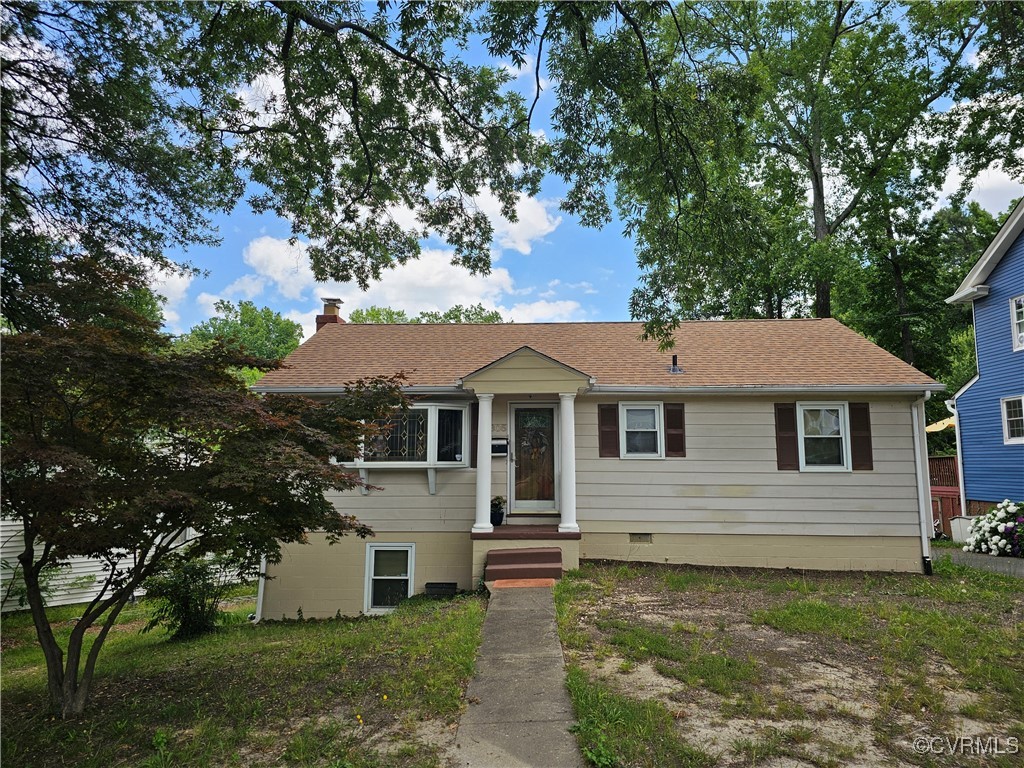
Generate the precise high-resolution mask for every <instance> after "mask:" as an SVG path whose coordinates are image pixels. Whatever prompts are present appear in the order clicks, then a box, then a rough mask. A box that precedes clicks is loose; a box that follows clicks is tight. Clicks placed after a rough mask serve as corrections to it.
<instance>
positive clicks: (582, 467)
mask: <svg viewBox="0 0 1024 768" xmlns="http://www.w3.org/2000/svg"><path fill="white" fill-rule="evenodd" d="M642 399H644V398H637V397H636V396H634V395H630V396H629V397H622V398H611V397H600V398H597V397H595V398H589V397H587V398H580V399H578V401H577V404H576V433H577V445H576V456H577V465H576V482H577V488H576V496H577V518H578V520H579V523H580V527H581V529H582V530H583V531H584V532H585V533H588V532H593V533H599V532H630V531H632V532H645V533H658V532H661V533H693V534H697V533H701V534H719V533H721V534H724V533H733V534H758V535H764V534H769V535H776V536H781V535H813V536H889V537H914V536H917V535H918V532H919V523H918V501H917V490H916V478H915V472H914V444H913V437H912V424H911V403H910V401H909V400H906V399H895V398H892V399H889V398H875V399H871V398H863V397H858V398H856V399H857V400H859V401H864V400H867V401H868V402H870V404H871V433H872V448H873V454H874V466H875V468H874V470H872V471H858V472H797V471H793V470H787V471H780V470H778V469H777V465H776V450H775V413H774V403H775V402H776V398H747V397H691V398H674V397H673V398H669V397H659V398H648V399H651V400H655V399H657V400H661V401H664V402H677V401H682V402H685V404H686V457H685V458H666V459H647V460H637V459H629V460H625V459H613V458H599V457H598V442H597V438H598V435H597V406H598V404H599V403H602V402H604V403H614V402H618V401H619V400H630V401H631V402H632V401H637V400H642ZM790 399H792V398H790ZM797 399H799V400H800V401H801V402H804V401H808V402H809V401H811V400H812V398H809V397H801V398H797ZM828 399H829V400H832V401H835V400H836V399H837V398H835V397H830V398H828Z"/></svg>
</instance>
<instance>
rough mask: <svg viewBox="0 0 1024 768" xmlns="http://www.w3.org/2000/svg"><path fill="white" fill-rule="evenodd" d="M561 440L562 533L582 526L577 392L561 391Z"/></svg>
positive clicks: (559, 528)
mask: <svg viewBox="0 0 1024 768" xmlns="http://www.w3.org/2000/svg"><path fill="white" fill-rule="evenodd" d="M558 397H559V399H560V400H561V406H560V407H559V409H558V411H559V414H560V417H559V418H560V426H561V440H562V479H561V487H560V488H559V491H560V493H559V502H558V504H559V506H560V507H561V510H560V511H561V515H562V519H561V522H559V524H558V530H559V531H560V532H561V533H577V532H578V531H579V529H580V527H579V526H578V525H577V524H576V413H575V411H574V410H573V402H574V401H575V399H576V393H575V392H572V393H569V394H565V393H560V394H559V395H558Z"/></svg>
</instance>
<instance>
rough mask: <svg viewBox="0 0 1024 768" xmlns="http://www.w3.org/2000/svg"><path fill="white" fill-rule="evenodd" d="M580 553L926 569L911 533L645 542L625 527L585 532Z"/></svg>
mask: <svg viewBox="0 0 1024 768" xmlns="http://www.w3.org/2000/svg"><path fill="white" fill-rule="evenodd" d="M638 532H639V531H638ZM580 558H581V559H595V560H597V559H600V560H627V561H641V562H648V563H677V564H679V563H686V564H690V565H727V566H748V567H753V568H806V569H810V570H823V571H907V572H911V573H920V572H921V571H922V563H921V540H920V539H919V538H916V537H912V536H743V535H735V534H720V535H719V534H695V535H690V534H672V533H653V534H651V543H649V544H647V543H637V542H631V541H630V539H629V534H626V533H587V532H584V534H583V540H582V541H581V543H580Z"/></svg>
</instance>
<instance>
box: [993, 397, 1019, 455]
mask: <svg viewBox="0 0 1024 768" xmlns="http://www.w3.org/2000/svg"><path fill="white" fill-rule="evenodd" d="M1008 400H1020V401H1021V402H1022V404H1024V395H1010V396H1009V397H1004V398H1002V399H1000V401H999V421H1001V422H1002V424H1003V445H1022V444H1024V437H1010V419H1009V417H1008V416H1007V415H1006V403H1007V401H1008Z"/></svg>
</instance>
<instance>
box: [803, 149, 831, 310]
mask: <svg viewBox="0 0 1024 768" xmlns="http://www.w3.org/2000/svg"><path fill="white" fill-rule="evenodd" d="M809 160H810V170H811V210H812V212H813V214H814V242H815V243H817V244H818V245H819V251H818V253H817V254H816V256H817V258H816V259H815V264H814V268H815V275H814V310H813V311H814V316H815V317H832V275H831V274H830V272H831V269H828V270H826V268H825V265H824V264H822V263H821V262H822V260H823V259H822V257H823V254H824V245H825V243H827V242H828V239H829V235H830V232H829V226H828V214H827V213H826V211H825V176H824V173H823V172H822V168H821V156H820V155H819V154H818V153H817V152H816V151H813V150H812V151H811V152H810V156H809Z"/></svg>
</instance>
